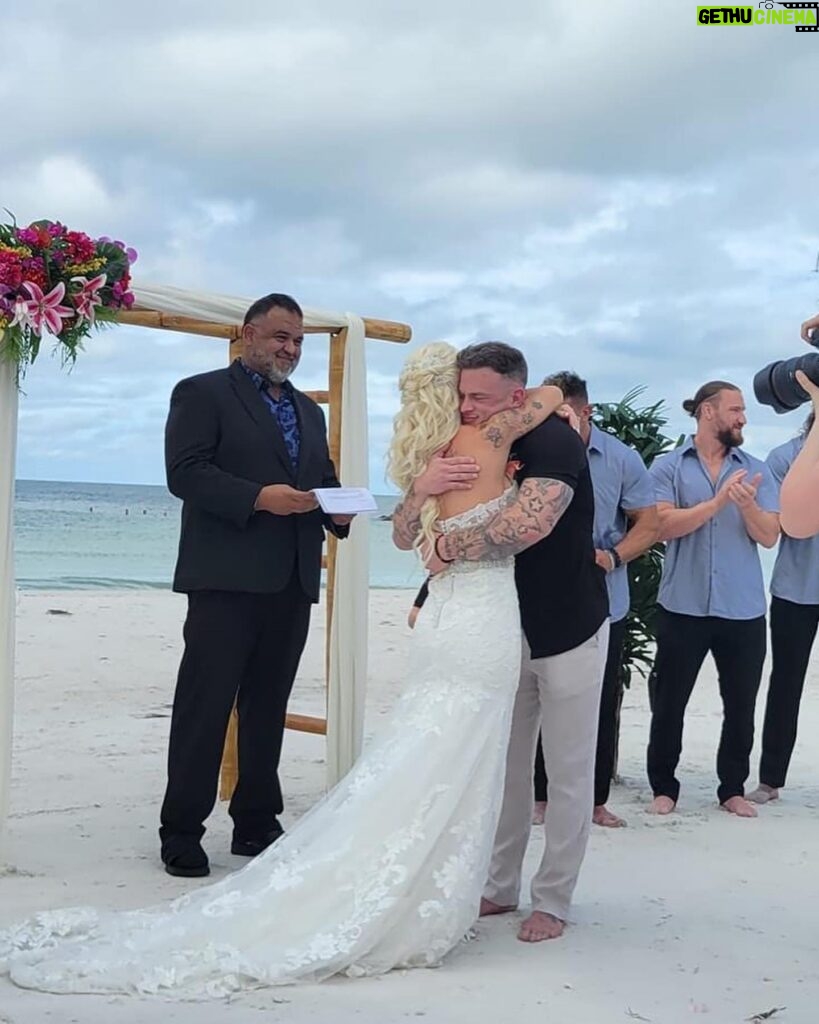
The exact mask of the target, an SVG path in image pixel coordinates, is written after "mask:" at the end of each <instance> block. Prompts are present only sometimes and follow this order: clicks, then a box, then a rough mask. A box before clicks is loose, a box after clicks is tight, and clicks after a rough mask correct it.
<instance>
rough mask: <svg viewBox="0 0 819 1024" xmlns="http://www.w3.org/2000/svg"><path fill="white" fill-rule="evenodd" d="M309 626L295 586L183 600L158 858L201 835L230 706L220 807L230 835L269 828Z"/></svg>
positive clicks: (278, 806)
mask: <svg viewBox="0 0 819 1024" xmlns="http://www.w3.org/2000/svg"><path fill="white" fill-rule="evenodd" d="M309 622H310V601H309V599H308V598H307V597H305V595H304V594H303V592H302V590H301V587H300V586H299V584H298V582H297V580H296V579H295V578H293V579H291V581H290V583H289V584H288V586H287V587H286V588H285V589H284V590H282V591H280V592H279V593H277V594H248V593H233V592H228V591H217V590H203V591H195V592H193V593H191V594H189V595H188V615H187V618H186V620H185V629H184V637H185V652H184V654H183V656H182V662H181V664H180V666H179V676H178V679H177V683H176V694H175V696H174V704H173V714H172V717H171V735H170V745H169V749H168V788H167V790H166V793H165V800H164V802H163V804H162V811H161V815H160V818H161V823H162V824H161V828H160V830H159V835H160V838H161V840H162V845H163V849H173V848H178V847H180V846H184V845H186V844H190V843H191V842H193V841H198V840H199V839H200V838H201V836H202V835H203V833H204V831H205V829H204V825H203V822H204V821H205V819H206V818H207V817H208V815H209V814H210V812H211V811H212V810H213V805H214V803H215V801H216V791H217V785H218V780H219V766H220V764H221V760H222V751H223V747H224V742H225V733H226V731H227V725H228V721H229V718H230V712H231V709H232V708H233V704H234V701H235V702H236V705H237V710H238V714H239V744H238V745H239V751H238V752H239V781H238V785H237V786H236V790H235V792H234V794H233V799H232V800H231V802H230V807H229V813H230V816H231V817H232V818H233V827H234V832H235V834H236V835H238V836H240V837H241V838H257V837H261V836H264V834H265V833H266V832H268V831H269V830H270V829H271V828H272V827H273V823H274V819H275V817H276V815H278V814H280V813H281V811H282V792H281V787H280V785H279V777H278V767H279V757H280V755H281V747H282V739H283V737H284V719H285V714H286V711H287V701H288V698H289V696H290V691H291V689H292V687H293V681H294V679H295V677H296V670H297V669H298V665H299V659H300V658H301V653H302V650H303V649H304V644H305V642H306V639H307V630H308V626H309Z"/></svg>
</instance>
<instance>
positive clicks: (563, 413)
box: [555, 402, 580, 434]
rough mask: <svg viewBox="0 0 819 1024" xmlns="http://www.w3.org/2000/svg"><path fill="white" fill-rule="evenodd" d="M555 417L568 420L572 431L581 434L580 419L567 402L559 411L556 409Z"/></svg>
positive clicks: (559, 407) (558, 408)
mask: <svg viewBox="0 0 819 1024" xmlns="http://www.w3.org/2000/svg"><path fill="white" fill-rule="evenodd" d="M555 416H559V417H560V418H561V419H562V420H566V422H567V423H568V424H569V426H570V427H571V428H572V430H576V431H577V433H578V434H579V433H580V419H579V418H578V415H577V413H576V412H575V411H574V409H573V408H572V407H571V406H570V405H569V404H568V403H567V402H564V403H563V405H559V406H558V407H557V409H555Z"/></svg>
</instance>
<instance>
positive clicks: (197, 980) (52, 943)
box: [0, 345, 560, 999]
mask: <svg viewBox="0 0 819 1024" xmlns="http://www.w3.org/2000/svg"><path fill="white" fill-rule="evenodd" d="M454 354H455V353H454V350H453V349H451V348H450V346H446V345H430V346H426V348H424V349H421V350H420V351H419V352H418V353H416V354H415V355H414V356H413V357H411V358H410V360H409V361H408V365H407V367H406V369H405V371H404V374H403V375H402V397H403V408H402V412H401V413H399V416H398V418H397V421H396V422H397V430H399V431H400V430H401V429H402V428H401V426H400V424H401V420H402V416H404V418H405V422H404V428H406V426H407V422H406V418H407V414H408V413H409V420H410V421H413V420H414V416H413V413H412V402H413V401H414V399H413V395H412V393H411V391H412V388H411V387H410V385H412V384H413V383H417V382H418V380H419V379H420V380H422V381H423V380H428V379H430V378H429V373H430V372H431V373H432V375H433V378H435V380H436V383H435V385H434V386H433V385H432V384H428V386H427V395H426V396H425V398H424V402H426V403H428V402H429V401H430V400H437V399H435V396H434V392H435V391H436V390H438V391H441V390H443V388H444V386H446V388H448V389H450V391H452V390H454V399H453V397H452V394H450V396H449V399H448V401H449V403H450V405H451V404H452V402H453V401H454V403H455V405H454V407H455V409H456V410H457V371H456V370H455V366H454ZM527 395H528V396H529V397H528V398H527V401H526V404H525V405H524V406H523V407H522V408H521V409H519V410H514V411H513V412H511V413H508V414H506V413H504V414H500V417H495V418H493V421H490V423H492V422H494V421H495V420H497V423H496V424H495V426H496V430H495V432H494V433H493V434H492V435H491V440H489V439H488V435H486V434H484V435H482V434H481V432H482V431H484V432H485V431H486V425H484V427H481V428H478V427H475V428H469V429H467V428H464V429H463V430H461V431H458V437H457V438H456V441H458V443H459V448H458V451H459V453H461V454H464V453H465V452H467V451H469V450H470V445H471V450H474V451H475V452H476V453H477V457H478V458H479V461H480V464H481V470H482V471H481V484H482V487H481V490H484V489H485V488H486V487H487V486H491V487H493V488H494V490H495V496H494V497H492V498H490V499H489V500H486V501H481V502H480V503H479V504H477V505H475V506H474V507H472V508H469V509H467V510H465V511H463V512H460V513H458V514H456V515H453V516H449V517H447V518H439V517H434V518H433V519H430V518H429V516H430V513H432V514H433V516H434V513H435V506H434V503H431V504H430V506H429V507H427V508H426V509H425V516H426V519H427V522H428V525H430V526H431V525H434V526H435V528H436V529H437V530H440V531H447V530H450V529H455V528H457V527H461V526H463V525H465V524H475V523H480V522H484V521H486V522H488V521H489V520H490V519H491V518H492V517H493V516H494V515H495V514H496V513H497V512H498V511H499V510H500V509H501V508H502V507H503V506H504V504H505V503H506V502H508V501H509V500H510V499H511V497H512V496H513V495H514V491H513V490H512V489H511V488H508V487H507V488H506V489H505V490H504V484H503V470H502V468H500V469H498V468H497V467H501V464H502V463H505V461H506V458H507V456H508V451H509V445H510V444H511V442H512V440H513V439H514V438H515V437H516V436H519V435H520V434H522V433H523V432H524V431H525V430H527V429H530V428H531V426H533V425H534V424H535V423H537V422H540V420H542V419H543V418H544V417H545V416H546V415H547V414H548V413H549V412H551V411H552V410H553V409H554V408H555V407H556V405H557V404H558V402H559V396H560V392H559V391H557V389H548V391H547V390H546V389H537V390H535V391H533V392H528V393H527ZM424 418H425V417H424V416H423V415H422V420H424ZM450 422H452V420H451V415H450ZM439 429H440V425H439V426H438V427H436V428H435V429H434V430H431V431H429V434H430V436H429V437H427V438H425V437H424V436H423V434H424V432H423V430H421V431H419V428H418V423H417V422H416V423H414V426H412V430H413V431H414V434H415V440H414V443H416V447H417V449H418V451H420V453H421V455H422V457H423V460H424V461H423V463H422V465H423V464H425V462H426V460H427V459H428V458H429V457H430V456H431V454H432V453H433V451H434V450H435V448H436V447H438V448H439V447H440V446H441V445H440V438H436V436H435V435H436V431H437V430H439ZM455 429H457V421H456V423H455ZM470 430H471V432H472V439H471V440H470V437H469V436H467V435H469V432H470ZM498 430H500V431H501V432H502V434H503V438H502V441H501V443H500V444H498V436H499V435H498ZM453 432H454V431H453V430H452V429H450V433H449V435H448V436H449V438H452V436H453ZM464 439H465V441H464ZM461 441H464V443H461ZM482 446H483V448H482ZM484 448H485V449H486V451H485V452H484V453H483V455H482V454H481V452H482V451H483V449H484ZM395 450H396V449H395V448H394V452H395ZM414 457H415V456H413V458H414ZM400 461H401V459H400V458H399V459H397V460H396V459H395V458H393V460H392V469H393V472H394V474H395V475H396V476H397V477H398V478H399V479H400V477H401V467H400V466H397V465H396V462H400ZM477 490H478V488H476V491H477ZM463 500H464V498H463V492H462V494H461V501H462V502H463ZM425 530H426V535H427V536H430V530H429V529H428V528H426V527H425ZM519 660H520V622H519V615H518V603H517V595H516V591H515V583H514V573H513V564H512V560H511V559H508V560H506V561H499V562H491V563H489V562H486V563H480V562H477V563H476V562H472V563H466V562H464V563H454V564H452V565H451V566H450V567H449V568H448V569H447V571H446V572H443V573H441V574H440V575H439V576H436V577H434V578H433V579H432V581H431V583H430V588H429V598H428V600H427V603H426V605H425V606H424V610H423V613H422V615H421V616H420V617H419V620H418V624H417V626H416V629H415V631H414V635H413V637H412V644H411V656H410V671H409V678H408V682H407V686H406V688H405V690H404V692H403V695H402V696H401V698H400V699H399V701H398V703H397V705H396V707H395V709H394V711H393V712H392V714H391V716H390V718H389V721H388V722H386V723H385V725H384V726H383V727H382V729H381V731H380V732H379V734H378V736H377V737H376V738H375V739H374V741H373V742H372V743H371V744H370V745H369V746H368V747H367V748H366V750H365V752H364V753H363V754H362V756H361V758H360V760H359V761H358V763H357V764H356V766H355V767H354V768H353V770H352V771H351V772H350V773H349V775H347V777H346V778H345V779H343V780H342V782H340V783H339V784H338V785H337V786H336V787H335V788H334V789H333V790H332V791H331V792H330V793H329V794H328V795H327V796H326V797H325V798H324V799H323V800H321V801H320V802H319V803H318V804H317V805H316V806H315V807H314V808H313V809H312V810H311V811H310V812H309V813H308V814H306V815H305V816H304V817H303V818H302V819H301V820H300V821H299V822H298V823H297V825H296V826H295V827H294V828H293V829H292V830H291V831H290V832H289V833H288V834H287V835H285V836H284V837H283V838H282V839H280V840H279V841H278V842H277V843H276V844H275V845H273V846H271V847H269V848H268V849H267V850H266V851H265V852H264V853H263V854H261V855H260V856H258V857H257V858H256V859H255V860H253V861H252V862H251V863H250V864H249V865H248V866H247V867H245V868H244V869H243V870H241V871H238V872H236V873H235V874H233V875H230V876H229V877H227V878H225V879H223V880H222V881H220V882H217V883H216V884H214V885H210V886H207V887H204V888H201V889H198V890H196V891H195V892H192V893H189V894H188V895H185V896H183V897H181V898H179V899H176V900H174V901H173V902H172V903H170V904H164V905H161V906H156V907H152V908H149V909H146V910H135V911H126V912H122V911H117V912H104V911H98V910H92V909H90V908H72V909H69V910H58V911H50V912H46V913H40V914H38V915H36V917H34V918H33V919H32V920H29V921H27V922H25V923H23V924H21V925H19V926H17V927H15V928H11V929H9V930H7V931H5V932H3V933H0V967H2V968H3V969H4V970H5V971H7V972H8V974H9V975H10V977H11V979H12V980H13V981H14V982H15V983H16V984H18V985H20V986H22V987H27V988H35V989H40V990H44V991H49V992H62V993H69V992H70V993H141V994H160V995H163V996H166V997H170V998H183V999H184V998H187V999H190V998H193V999H198V998H215V997H221V996H225V995H228V994H230V993H232V992H236V991H238V990H241V989H247V988H256V987H260V986H266V985H281V984H287V983H293V982H298V981H317V980H321V979H323V978H327V977H329V976H331V975H333V974H338V973H346V974H348V975H352V976H356V975H369V974H378V973H382V972H385V971H388V970H390V969H392V968H395V967H427V966H432V965H435V964H437V963H438V962H439V961H440V960H441V958H442V957H443V956H444V955H445V954H446V953H447V952H449V950H451V949H452V948H453V946H455V945H456V944H457V943H458V942H459V941H460V940H461V939H462V938H463V936H464V934H465V933H466V932H467V931H468V929H469V928H470V926H471V925H472V924H473V922H474V920H475V917H476V912H477V907H478V903H479V899H480V895H481V890H482V887H483V884H484V881H485V877H486V873H487V869H488V865H489V857H490V853H491V849H492V842H493V838H494V834H495V827H496V824H497V818H498V813H499V809H500V800H501V795H502V790H503V773H504V767H505V757H506V745H507V741H508V736H509V727H510V719H511V712H512V703H513V699H514V695H515V690H516V687H517V681H518V670H519Z"/></svg>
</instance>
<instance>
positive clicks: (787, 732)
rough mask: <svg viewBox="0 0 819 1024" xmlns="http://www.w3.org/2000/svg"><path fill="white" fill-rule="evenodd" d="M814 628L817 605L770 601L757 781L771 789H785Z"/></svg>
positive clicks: (818, 620)
mask: <svg viewBox="0 0 819 1024" xmlns="http://www.w3.org/2000/svg"><path fill="white" fill-rule="evenodd" d="M817 625H819V605H817V604H796V603H795V602H793V601H785V600H783V599H782V598H780V597H772V598H771V659H772V664H771V681H770V683H769V684H768V700H767V702H766V704H765V725H764V727H763V730H762V757H761V759H760V762H759V781H760V782H764V783H765V785H766V786H772V787H773V788H774V789H779V787H780V786H784V785H785V777H786V775H787V774H788V765H789V764H790V760H791V754H792V753H793V745H794V743H795V742H796V727H797V723H798V721H799V702H800V700H801V699H802V687H803V686H804V684H805V675H806V673H807V671H808V662H809V661H810V652H811V648H812V647H813V641H814V638H815V637H816V627H817Z"/></svg>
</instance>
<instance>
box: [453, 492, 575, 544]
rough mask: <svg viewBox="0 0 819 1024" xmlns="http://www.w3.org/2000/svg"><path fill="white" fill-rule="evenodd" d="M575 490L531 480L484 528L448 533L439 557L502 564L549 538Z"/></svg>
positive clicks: (475, 527)
mask: <svg viewBox="0 0 819 1024" xmlns="http://www.w3.org/2000/svg"><path fill="white" fill-rule="evenodd" d="M573 495H574V491H573V489H572V488H571V487H570V486H569V485H568V484H566V483H563V481H562V480H551V479H549V478H548V477H532V478H530V479H528V480H524V481H523V483H522V484H521V485H520V490H519V491H518V497H517V500H516V501H515V503H514V504H513V505H510V506H509V507H508V508H506V509H504V510H503V512H501V513H500V514H499V515H497V516H495V518H494V519H490V520H489V522H488V523H484V524H483V525H481V526H470V527H468V528H467V529H465V530H457V531H455V532H453V533H445V534H443V535H442V536H441V537H440V538H439V540H438V554H439V555H440V556H441V558H443V559H444V560H446V561H455V560H456V559H464V560H465V561H467V562H475V561H479V560H484V561H499V560H500V559H502V558H508V557H509V556H510V555H517V554H519V553H520V552H521V551H525V550H526V548H529V547H531V546H532V545H533V544H537V542H538V541H539V540H543V538H544V537H548V536H549V534H550V533H551V532H552V530H553V529H554V528H555V524H556V523H557V521H558V520H559V519H560V517H561V516H562V515H563V513H564V512H565V511H566V509H567V508H568V507H569V504H570V503H571V500H572V497H573Z"/></svg>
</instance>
